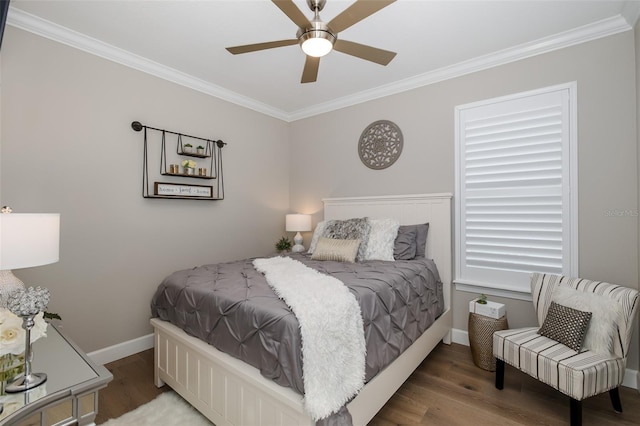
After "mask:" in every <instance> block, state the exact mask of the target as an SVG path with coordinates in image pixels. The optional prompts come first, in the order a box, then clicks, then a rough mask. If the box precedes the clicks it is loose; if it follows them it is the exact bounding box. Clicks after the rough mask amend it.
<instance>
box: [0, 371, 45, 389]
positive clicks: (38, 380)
mask: <svg viewBox="0 0 640 426" xmlns="http://www.w3.org/2000/svg"><path fill="white" fill-rule="evenodd" d="M46 381H47V375H46V373H31V374H29V375H24V376H20V377H18V378H17V379H16V380H15V381H14V382H13V383H11V384H10V385H8V386H7V387H6V388H5V390H4V391H5V392H6V393H18V392H24V391H26V390H29V389H33V388H35V387H38V386H40V385H41V384H43V383H44V382H46Z"/></svg>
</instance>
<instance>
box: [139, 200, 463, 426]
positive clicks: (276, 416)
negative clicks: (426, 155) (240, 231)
mask: <svg viewBox="0 0 640 426" xmlns="http://www.w3.org/2000/svg"><path fill="white" fill-rule="evenodd" d="M323 202H324V218H325V219H348V218H352V217H363V216H368V217H371V218H389V217H392V218H397V219H399V220H400V223H401V224H406V225H409V224H417V223H424V222H429V224H430V225H429V234H428V238H427V256H428V257H431V258H433V259H434V260H435V262H436V264H437V266H438V271H439V272H440V279H441V280H442V283H443V285H444V302H445V312H444V313H443V314H442V315H441V316H440V317H439V318H438V320H436V322H435V323H434V324H433V325H432V326H431V327H429V329H428V330H427V331H425V332H424V334H423V335H422V336H421V337H420V338H419V339H418V340H417V341H416V342H414V343H413V345H411V346H410V347H409V348H408V349H407V350H406V351H405V352H404V353H403V354H402V355H401V356H400V357H399V358H397V359H396V360H395V361H394V362H393V363H392V364H391V365H389V366H387V367H386V368H385V369H384V370H383V371H381V372H380V373H379V374H378V375H377V376H376V377H374V378H373V379H372V380H371V381H369V382H368V383H367V384H366V385H365V386H364V388H363V389H362V390H361V391H360V393H359V394H358V395H357V396H356V398H354V399H353V400H352V401H351V402H350V403H349V404H348V405H347V407H348V409H349V412H350V413H351V416H352V417H353V424H354V425H355V426H360V425H365V424H367V423H368V422H369V421H370V420H371V419H372V418H373V416H375V414H376V413H377V412H378V411H379V410H380V408H382V406H384V404H385V403H386V402H387V401H388V400H389V398H391V396H393V394H394V393H395V392H396V390H397V389H398V388H399V387H400V386H401V385H402V384H403V383H404V382H405V380H406V379H407V378H408V377H409V375H411V373H412V372H413V371H414V370H415V369H416V368H417V367H418V365H420V363H421V362H422V361H423V360H424V358H425V357H426V356H427V355H428V354H429V353H430V352H431V350H432V349H433V348H434V347H435V346H436V345H437V344H438V342H440V341H441V340H444V342H445V343H447V344H448V343H450V342H451V328H452V313H451V275H452V269H453V268H452V246H451V237H452V229H451V194H426V195H403V196H388V197H356V198H328V199H324V200H323ZM151 324H152V325H153V327H154V329H155V373H154V380H155V384H156V386H158V387H160V386H162V385H163V384H165V383H166V384H168V385H169V386H170V387H171V388H173V389H174V390H175V391H176V392H178V393H179V394H180V395H181V396H182V397H183V398H184V399H186V400H187V401H189V403H191V405H193V406H194V407H195V408H196V409H197V410H198V411H200V412H201V413H202V414H204V415H205V416H206V417H208V418H209V419H210V420H211V421H212V422H213V423H215V424H216V425H217V426H225V425H243V426H254V425H256V426H257V425H265V426H266V425H269V426H275V425H306V426H313V425H315V422H313V420H312V419H311V417H310V416H309V415H308V414H307V413H306V412H305V410H304V407H303V403H302V396H300V395H299V394H298V393H296V392H294V391H293V390H291V389H290V388H285V387H282V386H280V385H278V384H276V383H275V382H273V381H271V380H269V379H266V378H264V377H263V376H262V375H261V374H260V372H259V370H258V369H256V368H254V367H252V366H250V365H248V364H245V363H244V362H242V361H240V360H238V359H236V358H233V357H231V356H229V355H227V354H225V353H223V352H220V351H218V350H216V349H215V348H214V347H213V346H211V345H209V344H207V343H205V342H203V341H201V340H199V339H196V338H194V337H191V336H189V335H187V334H186V333H184V332H183V331H182V330H181V329H179V328H177V327H175V326H174V325H172V324H170V323H168V322H165V321H161V320H159V319H156V318H154V319H152V320H151Z"/></svg>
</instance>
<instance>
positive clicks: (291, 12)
mask: <svg viewBox="0 0 640 426" xmlns="http://www.w3.org/2000/svg"><path fill="white" fill-rule="evenodd" d="M271 1H272V2H273V3H275V5H276V6H278V8H279V9H280V10H281V11H283V12H284V14H285V15H287V16H288V17H289V19H291V20H292V21H293V23H294V24H296V25H297V26H298V27H299V28H305V27H309V26H311V22H309V19H307V17H306V16H304V13H302V12H301V11H300V9H298V6H296V5H295V3H294V2H293V1H292V0H271Z"/></svg>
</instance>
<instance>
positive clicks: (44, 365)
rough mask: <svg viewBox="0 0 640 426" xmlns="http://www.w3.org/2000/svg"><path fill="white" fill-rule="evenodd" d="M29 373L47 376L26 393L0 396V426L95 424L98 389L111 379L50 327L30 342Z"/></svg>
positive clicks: (102, 369)
mask: <svg viewBox="0 0 640 426" xmlns="http://www.w3.org/2000/svg"><path fill="white" fill-rule="evenodd" d="M32 370H33V371H34V372H42V373H46V374H47V381H46V382H44V383H43V384H42V385H40V386H38V387H36V388H33V389H31V390H29V391H26V392H20V393H14V394H6V395H0V402H2V403H3V404H4V411H3V412H2V413H0V425H6V426H9V425H11V426H27V425H45V426H53V425H55V426H63V425H75V424H77V425H80V426H82V425H91V424H94V420H95V417H96V414H97V412H98V390H99V389H102V388H104V387H105V386H107V383H109V382H110V381H111V379H112V378H113V376H112V375H111V373H110V372H109V371H108V370H107V369H106V368H104V367H103V366H101V365H97V364H95V363H94V362H93V361H91V360H90V359H89V358H88V357H87V355H86V354H85V353H84V352H83V351H82V350H81V349H80V348H79V347H78V346H77V345H75V344H74V343H73V342H71V341H70V340H69V339H67V338H66V337H65V336H64V334H63V333H62V332H61V331H60V330H58V329H57V328H56V327H55V326H54V325H52V324H49V327H48V328H47V337H43V338H41V339H39V340H37V341H36V342H34V343H33V364H32Z"/></svg>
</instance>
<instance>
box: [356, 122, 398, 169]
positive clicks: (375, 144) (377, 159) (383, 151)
mask: <svg viewBox="0 0 640 426" xmlns="http://www.w3.org/2000/svg"><path fill="white" fill-rule="evenodd" d="M402 144H403V138H402V132H401V131H400V128H399V127H398V126H396V125H395V123H392V122H391V121H388V120H379V121H376V122H374V123H371V124H370V125H369V126H368V127H367V128H366V129H364V132H362V135H360V142H359V143H358V154H359V155H360V160H361V161H362V163H364V165H365V166H367V167H369V168H370V169H374V170H381V169H386V168H387V167H389V166H390V165H392V164H393V163H395V162H396V160H397V159H398V158H400V154H401V153H402Z"/></svg>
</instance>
